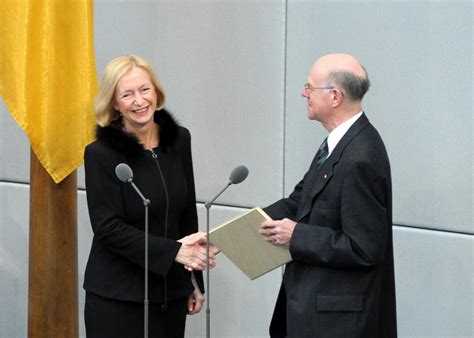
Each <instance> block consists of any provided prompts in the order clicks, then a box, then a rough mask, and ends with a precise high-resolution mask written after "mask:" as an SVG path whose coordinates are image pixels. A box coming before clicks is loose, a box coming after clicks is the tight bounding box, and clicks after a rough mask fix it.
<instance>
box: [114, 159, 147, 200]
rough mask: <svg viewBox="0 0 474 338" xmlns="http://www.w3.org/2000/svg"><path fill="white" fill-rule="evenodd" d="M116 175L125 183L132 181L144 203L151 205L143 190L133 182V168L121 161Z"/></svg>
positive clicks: (116, 168) (116, 169)
mask: <svg viewBox="0 0 474 338" xmlns="http://www.w3.org/2000/svg"><path fill="white" fill-rule="evenodd" d="M115 175H116V176H117V177H118V179H119V180H120V181H122V182H124V183H130V184H131V185H132V187H133V189H135V191H136V192H137V194H138V195H139V196H140V197H141V199H142V201H143V204H144V205H145V206H149V205H150V200H149V199H146V198H145V196H143V194H142V192H141V191H140V190H139V189H138V187H137V186H136V185H135V183H133V171H132V168H130V166H129V165H128V164H126V163H119V164H117V166H116V167H115Z"/></svg>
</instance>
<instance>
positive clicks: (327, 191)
mask: <svg viewBox="0 0 474 338" xmlns="http://www.w3.org/2000/svg"><path fill="white" fill-rule="evenodd" d="M265 211H266V212H267V213H268V214H269V215H270V216H271V217H272V218H273V219H282V218H285V217H287V218H290V219H293V220H295V221H296V222H297V225H296V227H295V230H294V233H293V236H292V239H291V242H290V252H291V255H292V258H293V261H292V262H291V263H289V264H287V266H286V269H285V274H284V278H283V283H282V288H281V290H280V294H279V296H278V299H277V305H276V307H275V312H274V317H273V319H272V323H271V326H270V333H271V335H273V336H288V337H295V338H302V337H308V338H309V337H311V338H316V337H328V338H337V337H341V338H348V337H361V338H375V337H381V338H382V337H383V338H390V337H396V335H397V329H396V310H395V308H396V307H395V282H394V266H393V247H392V188H391V176H390V164H389V159H388V156H387V153H386V150H385V146H384V144H383V142H382V139H381V138H380V136H379V134H378V132H377V131H376V130H375V128H374V127H373V126H372V125H371V124H370V123H369V121H368V119H367V117H366V116H365V114H363V115H362V116H361V117H360V118H359V119H358V120H357V121H356V122H355V123H354V124H353V125H352V126H351V128H350V129H349V130H348V131H347V133H346V134H345V135H344V137H343V138H342V139H341V140H340V141H339V143H338V144H337V146H336V148H335V149H334V151H333V152H332V154H331V156H330V157H329V158H328V159H327V160H326V162H324V164H323V165H321V166H320V167H319V168H318V167H317V163H316V160H313V163H312V164H311V166H310V168H309V170H308V172H307V173H306V174H305V176H304V178H303V179H302V180H301V181H300V182H299V183H298V184H297V185H296V187H295V189H294V191H293V192H292V193H291V194H290V196H289V197H288V198H284V199H282V200H280V201H278V202H276V203H274V204H272V205H270V206H269V207H267V208H265Z"/></svg>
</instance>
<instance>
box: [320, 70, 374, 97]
mask: <svg viewBox="0 0 474 338" xmlns="http://www.w3.org/2000/svg"><path fill="white" fill-rule="evenodd" d="M361 67H362V69H363V70H364V73H365V77H361V76H357V75H355V74H354V73H351V72H348V71H345V70H335V71H332V72H330V73H329V76H328V82H329V83H330V84H334V85H337V86H339V87H340V88H341V89H342V90H343V91H344V94H345V95H346V96H347V97H348V98H349V99H350V100H352V101H362V99H363V98H364V95H365V93H367V91H368V90H369V87H370V80H369V75H368V74H367V70H366V69H365V68H364V67H363V66H361Z"/></svg>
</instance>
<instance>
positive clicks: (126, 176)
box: [115, 163, 133, 183]
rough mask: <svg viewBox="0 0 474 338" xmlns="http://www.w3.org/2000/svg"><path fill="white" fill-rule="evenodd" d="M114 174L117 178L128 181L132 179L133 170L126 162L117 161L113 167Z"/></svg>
mask: <svg viewBox="0 0 474 338" xmlns="http://www.w3.org/2000/svg"><path fill="white" fill-rule="evenodd" d="M115 175H117V177H118V179H119V180H120V181H122V182H125V183H130V182H132V181H133V171H132V168H130V167H129V165H128V164H126V163H119V164H117V166H116V167H115Z"/></svg>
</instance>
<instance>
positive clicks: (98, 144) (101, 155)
mask: <svg viewBox="0 0 474 338" xmlns="http://www.w3.org/2000/svg"><path fill="white" fill-rule="evenodd" d="M164 103H165V95H164V93H163V89H162V87H161V85H160V83H159V81H158V79H157V77H156V75H155V73H154V71H153V69H152V68H151V66H150V65H149V63H148V62H147V61H146V60H144V59H143V58H141V57H138V56H133V55H131V56H122V57H118V58H116V59H114V60H112V61H111V62H110V63H109V64H108V65H107V67H106V70H105V72H104V75H103V78H102V82H101V85H100V88H99V94H98V96H97V98H96V101H95V106H94V112H95V116H96V121H97V124H98V127H97V140H96V141H95V142H93V143H92V144H90V145H89V146H88V147H87V148H86V150H85V155H84V163H85V173H86V187H87V203H88V208H89V216H90V220H91V224H92V229H93V231H94V238H93V242H92V248H91V252H90V255H89V260H88V263H87V267H86V272H85V278H84V289H85V290H86V304H85V323H86V333H87V337H89V338H93V337H100V338H105V337H127V338H129V337H142V336H143V330H144V329H143V327H144V319H143V317H144V311H143V301H144V257H145V255H144V245H145V241H144V223H145V222H144V206H143V202H142V199H141V198H140V197H139V196H138V195H137V193H136V191H135V190H134V189H133V187H132V186H131V185H130V184H129V183H123V182H121V181H120V180H119V179H118V178H117V177H116V174H115V167H116V166H117V165H118V164H119V163H127V164H128V165H129V166H130V167H131V169H132V171H133V174H134V179H133V181H134V183H135V184H136V186H137V187H138V188H139V189H140V190H141V192H142V193H143V195H144V196H145V197H146V198H147V199H149V200H150V201H151V204H150V206H149V238H148V243H149V249H148V251H149V259H148V261H149V277H148V288H149V292H148V298H149V303H150V304H149V336H150V337H167V338H170V337H184V329H185V320H186V314H187V313H189V314H195V313H197V312H199V311H200V309H201V308H202V305H203V302H204V297H203V295H202V290H203V280H202V274H201V272H196V273H195V275H192V274H194V272H190V271H193V270H203V269H205V268H206V247H205V243H206V239H205V236H204V234H202V233H196V232H197V230H198V226H197V224H198V223H197V212H196V197H195V188H194V178H193V167H192V161H191V145H190V134H189V131H188V130H187V129H185V128H183V127H180V126H179V125H178V124H177V123H176V122H175V120H174V119H173V117H172V116H171V115H170V113H169V112H167V111H166V110H165V109H163V106H164ZM211 249H212V250H211V253H210V256H211V260H210V263H211V264H210V265H211V267H213V266H214V265H215V261H214V259H215V256H214V254H215V251H216V249H215V248H214V247H212V248H211Z"/></svg>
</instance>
